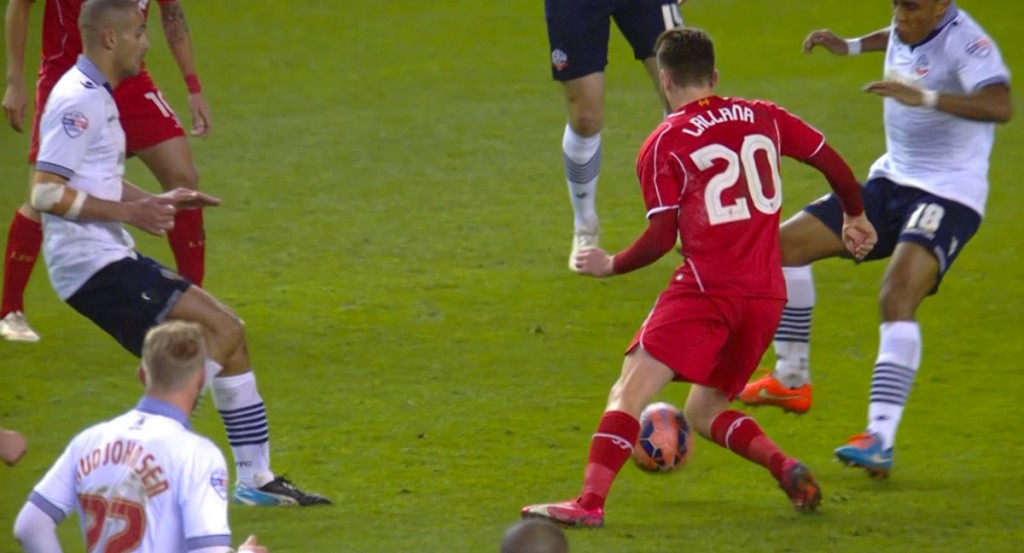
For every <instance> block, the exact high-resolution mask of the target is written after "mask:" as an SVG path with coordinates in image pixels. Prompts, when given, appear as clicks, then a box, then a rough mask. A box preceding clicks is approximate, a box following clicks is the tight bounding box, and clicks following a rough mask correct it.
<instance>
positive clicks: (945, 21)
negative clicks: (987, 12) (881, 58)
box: [908, 0, 960, 50]
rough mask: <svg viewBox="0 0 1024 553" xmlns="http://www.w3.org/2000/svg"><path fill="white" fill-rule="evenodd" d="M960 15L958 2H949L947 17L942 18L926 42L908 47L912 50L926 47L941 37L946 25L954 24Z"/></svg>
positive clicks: (926, 38)
mask: <svg viewBox="0 0 1024 553" xmlns="http://www.w3.org/2000/svg"><path fill="white" fill-rule="evenodd" d="M958 15H960V9H959V8H957V7H956V0H949V6H948V7H947V8H946V15H944V16H942V20H941V21H939V25H938V26H937V27H935V30H934V31H932V32H930V33H928V36H926V37H924V40H922V41H921V42H918V43H916V44H909V45H908V46H910V49H911V50H913V49H914V48H918V47H921V46H924V45H925V44H927V43H928V42H929V41H930V40H931V39H933V38H935V37H937V36H939V33H941V32H942V30H943V29H945V28H946V25H949V24H950V23H952V22H953V20H954V19H956V16H958Z"/></svg>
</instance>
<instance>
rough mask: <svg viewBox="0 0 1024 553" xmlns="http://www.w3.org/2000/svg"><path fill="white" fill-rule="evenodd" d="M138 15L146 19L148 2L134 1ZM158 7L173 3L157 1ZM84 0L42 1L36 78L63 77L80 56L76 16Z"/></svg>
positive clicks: (145, 0)
mask: <svg viewBox="0 0 1024 553" xmlns="http://www.w3.org/2000/svg"><path fill="white" fill-rule="evenodd" d="M137 1H138V3H139V8H140V9H142V14H143V15H144V16H146V17H147V18H148V17H149V4H150V1H151V0H137ZM158 1H159V2H161V3H167V2H173V1H175V0H158ZM82 4H85V0H46V7H45V8H44V10H43V62H42V64H41V65H40V66H39V74H40V75H57V76H60V75H63V74H64V73H65V72H67V70H68V69H71V66H73V65H75V60H76V59H78V54H81V53H82V35H81V33H80V32H79V31H78V14H79V13H81V11H82Z"/></svg>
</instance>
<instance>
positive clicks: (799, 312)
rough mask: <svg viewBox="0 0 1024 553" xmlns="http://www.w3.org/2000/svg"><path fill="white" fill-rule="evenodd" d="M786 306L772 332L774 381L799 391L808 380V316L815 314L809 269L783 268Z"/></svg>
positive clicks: (809, 328)
mask: <svg viewBox="0 0 1024 553" xmlns="http://www.w3.org/2000/svg"><path fill="white" fill-rule="evenodd" d="M782 274H783V276H785V277H786V293H787V295H788V296H789V302H788V303H786V307H785V309H783V310H782V322H780V323H779V329H778V330H777V331H775V356H776V358H777V360H776V362H775V372H774V375H775V378H776V379H777V380H778V381H779V382H781V383H782V384H783V385H784V386H787V387H789V388H799V387H800V386H803V385H804V384H807V383H808V382H810V380H811V372H810V360H811V312H812V311H813V310H814V274H813V273H812V272H811V266H810V265H804V266H803V267H783V268H782Z"/></svg>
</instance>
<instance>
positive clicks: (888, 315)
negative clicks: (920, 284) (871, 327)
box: [878, 279, 919, 321]
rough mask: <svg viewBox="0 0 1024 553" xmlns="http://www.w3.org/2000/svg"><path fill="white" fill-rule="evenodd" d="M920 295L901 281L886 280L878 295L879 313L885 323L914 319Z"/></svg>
mask: <svg viewBox="0 0 1024 553" xmlns="http://www.w3.org/2000/svg"><path fill="white" fill-rule="evenodd" d="M918 297H919V294H918V293H917V292H916V291H915V290H913V289H912V287H911V286H909V285H908V284H907V282H906V281H903V280H899V279H886V280H885V282H883V283H882V290H881V292H880V293H879V295H878V306H879V311H880V312H881V315H882V320H883V321H902V320H910V319H913V318H914V316H915V314H916V312H917V306H918V303H919V299H918Z"/></svg>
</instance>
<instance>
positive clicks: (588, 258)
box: [573, 248, 615, 277]
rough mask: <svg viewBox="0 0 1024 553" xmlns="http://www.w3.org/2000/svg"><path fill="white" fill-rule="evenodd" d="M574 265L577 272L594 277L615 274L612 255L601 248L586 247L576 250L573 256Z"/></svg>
mask: <svg viewBox="0 0 1024 553" xmlns="http://www.w3.org/2000/svg"><path fill="white" fill-rule="evenodd" d="M573 266H574V267H575V268H576V272H577V273H579V274H581V275H589V276H592V277H607V276H612V275H614V274H615V271H614V270H613V269H612V256H610V255H608V254H607V253H605V251H604V250H602V249H601V248H584V249H582V250H580V251H578V252H576V257H575V258H573Z"/></svg>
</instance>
